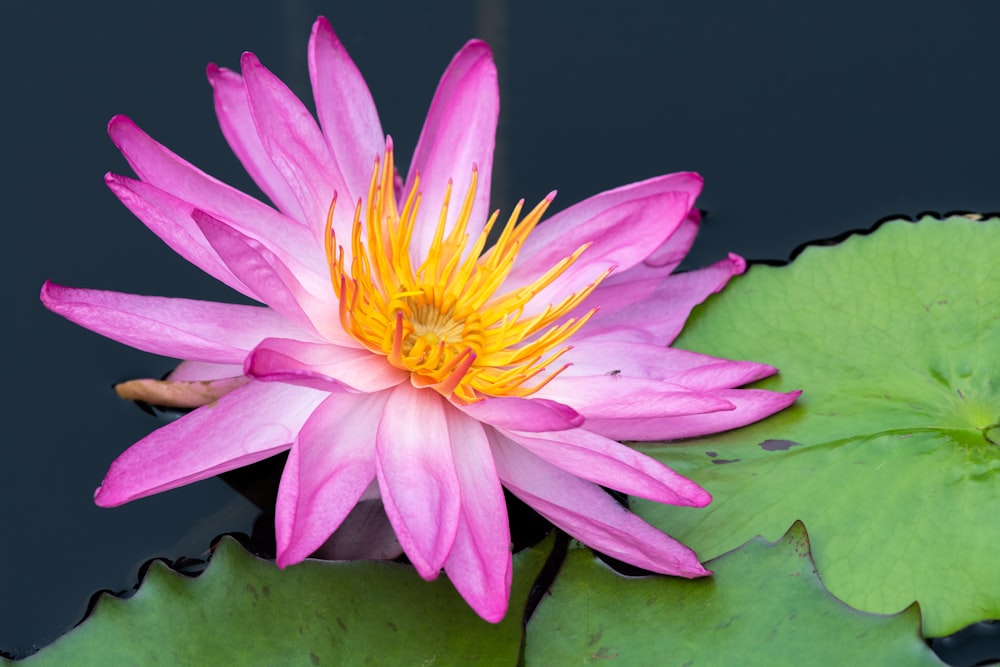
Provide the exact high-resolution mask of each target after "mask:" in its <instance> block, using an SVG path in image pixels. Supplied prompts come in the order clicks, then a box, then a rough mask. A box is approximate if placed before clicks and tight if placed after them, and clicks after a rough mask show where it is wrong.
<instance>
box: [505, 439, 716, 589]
mask: <svg viewBox="0 0 1000 667" xmlns="http://www.w3.org/2000/svg"><path fill="white" fill-rule="evenodd" d="M491 443H492V444H493V456H494V460H495V461H496V466H497V471H498V472H499V474H500V479H501V480H502V481H503V484H504V486H506V487H507V488H508V489H509V490H510V491H511V493H513V494H514V495H516V496H517V497H518V498H520V499H521V500H523V501H524V502H526V503H527V504H528V505H530V506H531V507H532V508H534V509H535V511H537V512H538V513H539V514H541V515H542V516H544V517H545V518H546V519H548V520H549V521H551V522H552V523H554V524H555V525H557V526H559V527H560V528H562V529H563V530H565V531H566V532H567V533H569V534H570V535H572V536H573V537H575V538H576V539H578V540H580V541H581V542H583V543H584V544H586V545H587V546H589V547H592V548H594V549H597V550H598V551H601V552H603V553H605V554H607V555H609V556H612V557H613V558H617V559H619V560H623V561H625V562H627V563H631V564H632V565H635V566H637V567H641V568H644V569H646V570H650V571H651V572H659V573H662V574H672V575H677V576H681V577H689V578H690V577H700V576H704V575H706V574H710V573H709V572H708V570H706V569H705V568H703V567H702V566H701V563H700V562H699V561H698V557H697V556H696V555H695V553H694V552H693V551H691V550H690V549H688V548H687V547H685V546H684V545H683V544H681V543H680V542H677V541H676V540H674V539H672V538H671V537H670V536H668V535H666V534H664V533H661V532H660V531H659V530H657V529H656V528H653V527H652V526H650V525H649V524H648V523H646V522H645V521H643V520H642V519H640V518H639V517H637V516H636V515H634V514H632V513H631V512H629V511H628V510H627V509H625V508H624V507H622V506H621V505H619V504H618V503H616V502H615V501H614V499H612V498H611V496H609V495H608V494H607V493H605V492H604V491H602V490H601V488H600V487H598V486H596V485H594V484H591V483H590V482H585V481H583V480H580V479H578V478H576V477H574V476H573V475H570V474H569V473H566V472H563V471H562V470H560V469H559V468H557V467H555V466H553V465H550V464H548V463H546V462H545V461H543V460H541V459H540V458H538V457H536V456H535V455H533V454H531V453H530V452H528V451H526V450H524V449H522V448H521V447H519V446H518V445H516V444H514V443H513V442H511V441H510V440H508V439H507V438H505V437H503V436H498V437H495V438H491Z"/></svg>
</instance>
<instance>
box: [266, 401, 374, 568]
mask: <svg viewBox="0 0 1000 667" xmlns="http://www.w3.org/2000/svg"><path fill="white" fill-rule="evenodd" d="M387 398H388V394H387V393H379V394H334V395H331V396H329V397H328V398H326V399H325V400H324V401H323V402H322V403H321V404H320V406H319V407H317V408H316V409H315V411H314V412H313V413H312V415H311V416H310V417H309V419H308V420H307V421H306V423H305V424H304V425H303V426H302V429H301V430H300V431H299V435H298V438H297V439H296V441H295V444H293V445H292V451H291V454H290V455H289V460H288V464H286V466H285V470H284V474H283V475H282V477H281V485H280V486H279V487H278V501H277V506H276V508H275V534H276V537H277V540H278V557H277V560H278V566H279V567H285V566H287V565H291V564H293V563H298V562H299V561H301V560H303V559H304V558H308V557H309V554H311V553H312V552H314V551H315V550H316V549H318V548H319V547H320V546H321V545H322V544H323V543H324V542H325V541H326V540H327V538H329V537H330V535H331V534H333V531H335V530H336V529H337V527H338V526H340V524H341V522H342V521H343V520H344V518H345V517H346V516H347V515H348V513H350V511H351V509H353V508H354V506H355V505H356V504H357V502H358V500H359V499H360V498H361V495H362V494H363V493H364V492H365V489H367V488H368V485H369V484H371V482H372V480H374V479H375V431H376V429H377V428H378V423H379V420H380V418H381V416H382V412H383V411H384V409H385V403H386V399H387Z"/></svg>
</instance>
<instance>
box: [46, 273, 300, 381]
mask: <svg viewBox="0 0 1000 667" xmlns="http://www.w3.org/2000/svg"><path fill="white" fill-rule="evenodd" d="M41 299H42V303H43V304H45V306H46V308H48V309H49V310H51V311H52V312H54V313H58V314H59V315H62V316H63V317H65V318H66V319H68V320H70V321H71V322H76V323H77V324H79V325H80V326H82V327H86V328H87V329H90V330H91V331H96V332H97V333H99V334H101V335H102V336H107V337H108V338H111V339H113V340H116V341H118V342H120V343H124V344H125V345H129V346H131V347H134V348H138V349H140V350H144V351H145V352H152V353H153V354H162V355H163V356H167V357H175V358H178V359H193V360H197V361H208V362H211V363H216V364H242V363H243V359H244V358H245V357H246V355H247V353H249V352H250V350H252V349H253V348H254V347H255V346H256V345H257V344H258V343H260V341H261V340H263V339H264V338H267V337H269V336H273V337H276V338H287V337H292V336H294V337H296V338H303V337H306V338H308V334H306V333H305V332H303V331H301V330H300V329H298V328H297V327H295V326H294V325H293V324H291V323H290V322H288V320H286V319H284V318H283V317H281V316H280V315H279V314H278V313H276V312H274V311H273V310H271V309H270V308H260V307H258V306H243V305H236V304H230V303H215V302H212V301H195V300H192V299H170V298H165V297H157V296H142V295H138V294H125V293H122V292H107V291H103V290H90V289H77V288H73V287H62V286H60V285H56V284H54V283H50V282H46V283H45V284H44V285H43V286H42V293H41Z"/></svg>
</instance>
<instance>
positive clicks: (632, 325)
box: [571, 255, 746, 345]
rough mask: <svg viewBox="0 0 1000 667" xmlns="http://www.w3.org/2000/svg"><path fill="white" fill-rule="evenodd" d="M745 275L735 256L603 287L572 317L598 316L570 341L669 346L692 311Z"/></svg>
mask: <svg viewBox="0 0 1000 667" xmlns="http://www.w3.org/2000/svg"><path fill="white" fill-rule="evenodd" d="M745 269H746V262H744V261H743V260H742V259H741V258H740V257H738V256H737V255H730V256H729V259H724V260H722V261H720V262H716V263H715V264H712V265H711V266H707V267H705V268H703V269H698V270H697V271H690V272H688V273H678V274H675V275H671V276H668V277H667V278H664V279H649V280H641V281H631V282H622V283H618V284H612V285H603V284H602V285H601V286H600V287H598V288H597V289H596V290H595V291H594V293H593V294H591V295H590V298H588V299H587V300H586V301H585V302H584V303H583V304H582V305H581V306H580V307H579V308H577V309H576V311H574V312H573V313H571V315H581V314H583V313H585V312H587V310H589V309H590V308H593V307H594V306H599V310H598V311H597V313H596V314H595V315H594V316H593V318H592V319H591V320H590V321H589V322H588V323H587V325H586V326H585V327H584V328H583V329H581V330H580V332H579V333H578V334H577V335H576V336H575V337H574V339H573V340H574V342H575V341H576V340H578V339H585V338H594V339H595V340H596V339H597V338H598V337H601V338H607V339H610V340H620V341H625V340H628V341H635V342H640V343H649V344H651V345H669V344H670V343H671V342H672V341H673V340H674V339H675V338H676V337H677V335H678V334H679V333H680V332H681V329H683V328H684V323H685V322H687V318H688V315H690V314H691V309H693V308H694V307H695V306H697V305H698V304H699V303H701V302H702V301H704V300H705V299H707V298H708V297H709V296H710V295H712V294H714V293H715V292H718V291H719V290H721V289H722V288H723V287H725V286H726V284H727V283H728V282H729V279H730V278H732V277H733V276H735V275H738V274H740V273H743V271H744V270H745Z"/></svg>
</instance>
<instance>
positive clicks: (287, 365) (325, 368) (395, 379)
mask: <svg viewBox="0 0 1000 667" xmlns="http://www.w3.org/2000/svg"><path fill="white" fill-rule="evenodd" d="M245 369H246V373H247V375H250V376H253V377H255V378H257V379H262V380H268V381H278V382H293V381H294V380H296V379H301V380H304V381H307V382H310V381H319V383H320V384H311V385H309V384H307V386H315V387H316V388H320V387H322V386H323V384H322V383H323V382H326V383H329V384H332V385H340V386H346V387H348V388H350V389H352V390H354V391H359V392H364V393H370V392H374V391H381V390H383V389H388V388H390V387H393V386H395V385H397V384H399V383H400V382H402V381H404V380H406V379H408V378H409V374H408V373H405V372H403V371H401V370H399V369H398V368H394V367H393V366H392V365H391V364H389V362H388V360H387V359H386V358H385V357H384V356H382V355H380V354H375V353H373V352H370V351H369V350H367V349H365V348H359V347H342V346H339V345H333V344H329V343H304V342H302V341H297V340H290V339H287V338H269V339H267V340H265V341H262V342H261V344H260V345H258V346H257V347H256V348H255V349H254V351H253V352H251V353H250V356H249V357H247V361H246V366H245Z"/></svg>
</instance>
